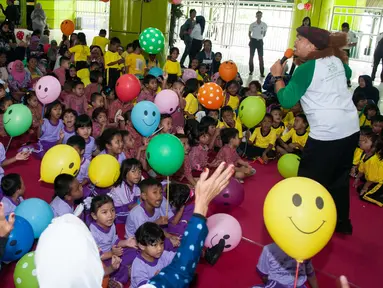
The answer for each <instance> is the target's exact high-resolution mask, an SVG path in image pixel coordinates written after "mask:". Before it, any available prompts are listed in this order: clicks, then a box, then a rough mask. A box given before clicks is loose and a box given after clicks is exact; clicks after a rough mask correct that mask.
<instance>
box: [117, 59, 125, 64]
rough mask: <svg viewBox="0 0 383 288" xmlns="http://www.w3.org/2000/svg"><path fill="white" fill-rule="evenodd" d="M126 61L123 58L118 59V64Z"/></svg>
mask: <svg viewBox="0 0 383 288" xmlns="http://www.w3.org/2000/svg"><path fill="white" fill-rule="evenodd" d="M124 62H125V60H124V59H123V58H121V59H120V60H118V61H117V63H118V64H123V63H124Z"/></svg>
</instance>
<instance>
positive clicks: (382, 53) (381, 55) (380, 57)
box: [371, 32, 383, 83]
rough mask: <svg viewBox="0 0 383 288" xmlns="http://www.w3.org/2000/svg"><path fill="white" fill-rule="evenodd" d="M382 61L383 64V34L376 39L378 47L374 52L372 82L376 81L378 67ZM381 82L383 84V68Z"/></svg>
mask: <svg viewBox="0 0 383 288" xmlns="http://www.w3.org/2000/svg"><path fill="white" fill-rule="evenodd" d="M380 61H382V64H383V32H382V33H380V34H379V35H378V37H376V47H375V52H374V63H373V66H372V67H373V68H372V73H371V78H372V81H374V80H375V75H376V70H378V66H379V63H380ZM380 81H381V82H382V83H383V68H382V71H381V72H380Z"/></svg>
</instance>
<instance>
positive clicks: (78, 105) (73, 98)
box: [65, 94, 88, 115]
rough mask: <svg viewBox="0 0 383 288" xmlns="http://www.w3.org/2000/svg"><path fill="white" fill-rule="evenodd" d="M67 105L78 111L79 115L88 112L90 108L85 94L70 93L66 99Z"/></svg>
mask: <svg viewBox="0 0 383 288" xmlns="http://www.w3.org/2000/svg"><path fill="white" fill-rule="evenodd" d="M65 106H66V107H67V108H71V109H73V110H75V111H77V113H78V115H82V114H86V112H87V110H88V101H87V100H86V98H85V95H83V96H81V97H78V96H77V95H74V94H70V95H68V96H67V97H66V99H65Z"/></svg>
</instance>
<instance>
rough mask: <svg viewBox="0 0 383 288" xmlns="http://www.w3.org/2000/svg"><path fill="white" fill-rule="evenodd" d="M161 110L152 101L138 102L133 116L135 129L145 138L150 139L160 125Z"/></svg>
mask: <svg viewBox="0 0 383 288" xmlns="http://www.w3.org/2000/svg"><path fill="white" fill-rule="evenodd" d="M160 117H161V114H160V110H158V108H157V106H156V105H155V104H154V103H153V102H150V101H142V102H138V103H137V104H136V105H135V106H134V108H133V110H132V114H131V119H132V123H133V126H134V128H136V130H137V131H138V132H139V133H140V134H141V135H142V136H144V137H149V136H150V135H152V134H153V132H154V131H156V129H157V128H158V124H160Z"/></svg>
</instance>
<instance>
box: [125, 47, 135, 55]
mask: <svg viewBox="0 0 383 288" xmlns="http://www.w3.org/2000/svg"><path fill="white" fill-rule="evenodd" d="M126 51H127V52H128V53H129V54H130V53H133V51H134V50H133V47H132V46H130V47H128V49H127V50H126Z"/></svg>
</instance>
